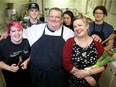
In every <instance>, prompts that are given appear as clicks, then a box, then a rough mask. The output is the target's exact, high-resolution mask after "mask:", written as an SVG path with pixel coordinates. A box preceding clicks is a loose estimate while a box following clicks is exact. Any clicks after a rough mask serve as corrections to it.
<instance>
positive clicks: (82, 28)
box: [73, 19, 89, 37]
mask: <svg viewBox="0 0 116 87" xmlns="http://www.w3.org/2000/svg"><path fill="white" fill-rule="evenodd" d="M73 27H74V31H75V33H76V35H77V36H78V37H83V36H85V35H87V34H88V27H89V25H88V24H86V23H84V21H83V20H82V19H76V20H75V21H74V22H73Z"/></svg>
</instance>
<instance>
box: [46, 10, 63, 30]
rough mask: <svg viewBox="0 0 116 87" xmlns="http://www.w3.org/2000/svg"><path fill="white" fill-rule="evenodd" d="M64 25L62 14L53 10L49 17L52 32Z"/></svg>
mask: <svg viewBox="0 0 116 87" xmlns="http://www.w3.org/2000/svg"><path fill="white" fill-rule="evenodd" d="M61 24H62V12H61V11H59V10H55V9H52V10H51V11H50V12H49V15H48V27H49V28H50V29H52V30H56V29H59V28H60V27H61Z"/></svg>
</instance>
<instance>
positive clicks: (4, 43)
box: [0, 37, 11, 45]
mask: <svg viewBox="0 0 116 87" xmlns="http://www.w3.org/2000/svg"><path fill="white" fill-rule="evenodd" d="M10 42H11V41H10V37H7V38H6V39H2V40H0V45H7V44H9V43H10Z"/></svg>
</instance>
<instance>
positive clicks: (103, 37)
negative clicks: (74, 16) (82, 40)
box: [90, 22, 106, 46]
mask: <svg viewBox="0 0 116 87" xmlns="http://www.w3.org/2000/svg"><path fill="white" fill-rule="evenodd" d="M95 29H96V28H95V22H94V25H93V31H92V32H91V34H90V36H92V35H93V34H96V35H98V36H99V37H100V38H101V40H102V41H104V40H105V35H104V32H103V29H104V22H103V24H102V27H101V31H95ZM103 46H106V43H104V44H103Z"/></svg>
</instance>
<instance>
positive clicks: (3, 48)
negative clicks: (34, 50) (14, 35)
mask: <svg viewBox="0 0 116 87" xmlns="http://www.w3.org/2000/svg"><path fill="white" fill-rule="evenodd" d="M29 55H30V45H29V42H28V40H27V39H23V40H22V43H20V44H14V43H12V42H11V40H10V37H8V38H7V39H4V40H2V41H0V61H4V62H5V63H6V64H8V65H11V64H13V63H16V64H17V63H18V62H19V57H20V56H21V57H22V59H23V61H24V60H25V59H27V58H28V57H29Z"/></svg>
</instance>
